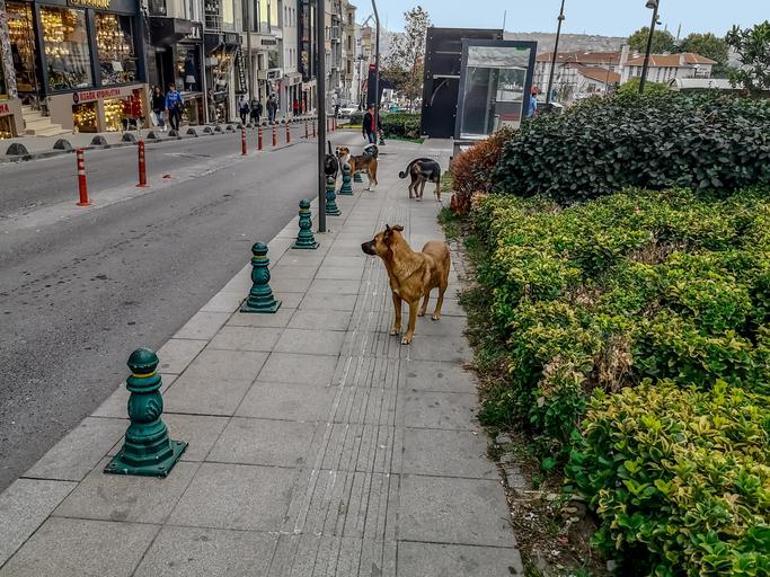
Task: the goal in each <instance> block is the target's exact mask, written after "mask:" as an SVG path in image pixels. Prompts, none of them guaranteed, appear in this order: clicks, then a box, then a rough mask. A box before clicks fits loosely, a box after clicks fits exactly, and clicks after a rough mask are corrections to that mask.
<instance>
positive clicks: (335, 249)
mask: <svg viewBox="0 0 770 577" xmlns="http://www.w3.org/2000/svg"><path fill="white" fill-rule="evenodd" d="M366 240H368V239H366V238H365V237H364V239H363V240H362V241H361V242H365V241H366ZM361 242H359V243H358V244H357V245H354V244H350V245H344V244H342V245H340V246H337V244H335V245H334V246H332V247H331V249H329V253H328V255H329V256H335V257H348V256H360V255H362V254H364V253H363V252H362V251H361Z"/></svg>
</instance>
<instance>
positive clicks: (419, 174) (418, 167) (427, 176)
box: [398, 158, 441, 202]
mask: <svg viewBox="0 0 770 577" xmlns="http://www.w3.org/2000/svg"><path fill="white" fill-rule="evenodd" d="M407 176H409V177H411V179H412V182H411V184H410V185H409V198H417V200H422V195H423V192H425V183H427V182H435V183H436V200H437V201H439V202H441V165H440V164H439V163H438V162H436V161H435V160H433V159H431V158H415V159H414V160H413V161H412V162H410V163H409V164H408V165H407V167H406V170H404V171H402V172H399V173H398V177H399V178H406V177H407ZM413 193H414V196H413Z"/></svg>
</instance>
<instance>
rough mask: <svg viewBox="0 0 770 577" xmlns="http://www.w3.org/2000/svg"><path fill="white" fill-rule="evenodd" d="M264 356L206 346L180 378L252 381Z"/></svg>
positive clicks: (251, 352)
mask: <svg viewBox="0 0 770 577" xmlns="http://www.w3.org/2000/svg"><path fill="white" fill-rule="evenodd" d="M266 358H267V355H266V354H265V353H260V352H253V351H220V350H214V349H211V348H207V349H206V350H204V351H203V352H202V353H201V354H200V355H198V358H196V359H195V361H194V362H193V363H192V364H191V365H190V366H189V367H188V368H187V371H185V373H184V374H183V375H182V377H180V380H181V379H182V378H184V377H192V376H194V377H201V378H207V379H211V380H212V381H213V382H216V381H218V380H219V381H253V380H254V379H255V378H256V376H257V374H258V373H259V371H260V369H261V368H262V365H263V364H264V363H265V359H266ZM174 386H176V383H175V384H174ZM173 388H174V387H171V389H173Z"/></svg>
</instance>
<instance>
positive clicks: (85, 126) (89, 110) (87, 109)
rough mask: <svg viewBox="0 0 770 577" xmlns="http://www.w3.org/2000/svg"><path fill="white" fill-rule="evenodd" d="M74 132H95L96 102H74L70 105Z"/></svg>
mask: <svg viewBox="0 0 770 577" xmlns="http://www.w3.org/2000/svg"><path fill="white" fill-rule="evenodd" d="M72 121H73V122H74V123H75V132H96V102H87V103H85V104H75V105H74V106H73V107H72Z"/></svg>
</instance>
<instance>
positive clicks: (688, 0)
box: [353, 0, 770, 36]
mask: <svg viewBox="0 0 770 577" xmlns="http://www.w3.org/2000/svg"><path fill="white" fill-rule="evenodd" d="M353 1H354V3H355V4H356V5H357V6H358V14H359V20H363V19H364V18H366V16H368V15H369V14H370V13H371V0H357V1H356V0H353ZM417 4H420V5H421V6H422V7H423V8H425V9H426V10H428V12H429V14H430V16H431V20H432V21H433V24H434V25H435V26H447V27H465V28H500V27H501V26H502V22H503V12H504V11H505V10H508V20H507V25H506V29H507V30H508V31H515V32H552V31H555V29H556V16H557V14H558V11H559V4H560V0H534V1H533V0H528V1H526V2H525V1H524V0H507V1H503V0H476V1H475V2H474V1H470V2H469V1H468V0H422V1H415V0H378V2H377V8H378V9H379V11H380V17H381V18H382V23H383V25H384V24H385V23H386V21H387V27H388V29H390V30H401V29H402V28H403V16H402V13H403V12H404V11H406V10H408V9H410V8H412V7H414V6H416V5H417ZM644 4H645V0H566V4H565V8H564V14H565V16H566V20H565V22H564V27H563V30H564V32H566V33H573V34H582V33H587V34H602V35H606V36H627V35H628V34H630V33H631V32H633V31H634V30H636V29H637V28H640V27H641V26H646V25H648V24H649V22H650V17H651V13H650V11H649V10H647V9H646V8H645V7H644ZM660 6H661V7H660V12H661V15H662V20H663V23H664V24H666V25H668V29H669V30H670V31H671V32H672V33H673V34H676V30H677V28H678V26H679V25H680V24H681V25H682V35H683V36H684V35H687V34H689V33H690V32H714V33H718V34H720V35H722V34H724V33H725V32H726V31H727V30H728V29H729V28H731V26H732V25H733V24H738V25H740V26H744V27H745V26H751V25H753V24H756V23H757V22H761V21H764V20H767V19H770V4H769V3H768V0H732V1H728V2H725V1H724V0H661V2H660Z"/></svg>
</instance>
